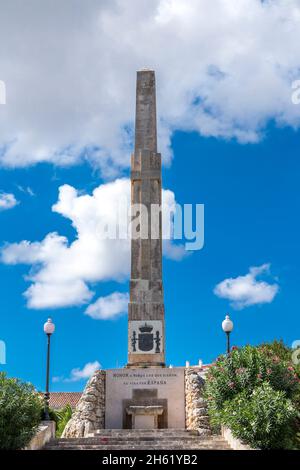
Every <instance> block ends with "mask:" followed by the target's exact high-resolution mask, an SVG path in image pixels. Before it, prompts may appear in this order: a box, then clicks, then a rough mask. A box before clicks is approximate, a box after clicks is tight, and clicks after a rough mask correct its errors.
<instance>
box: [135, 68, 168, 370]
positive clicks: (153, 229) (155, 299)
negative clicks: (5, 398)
mask: <svg viewBox="0 0 300 470" xmlns="http://www.w3.org/2000/svg"><path fill="white" fill-rule="evenodd" d="M161 190H162V184H161V155H160V154H159V153H157V130H156V96H155V74H154V71H152V70H141V71H139V72H137V85H136V118H135V147H134V153H133V155H132V157H131V204H132V207H133V206H135V208H136V209H137V211H138V212H139V234H138V235H137V236H134V234H133V233H132V240H131V280H130V303H129V308H128V367H164V366H165V321H164V303H163V284H162V218H161V212H160V211H158V210H157V208H160V206H161ZM140 205H142V206H143V208H140ZM155 207H156V209H154V208H155ZM143 210H144V212H143Z"/></svg>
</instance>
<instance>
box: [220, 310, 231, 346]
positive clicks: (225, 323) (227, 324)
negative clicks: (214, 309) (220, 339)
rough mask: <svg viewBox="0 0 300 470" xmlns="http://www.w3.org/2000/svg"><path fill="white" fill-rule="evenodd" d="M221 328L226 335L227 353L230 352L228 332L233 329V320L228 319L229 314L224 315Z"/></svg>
mask: <svg viewBox="0 0 300 470" xmlns="http://www.w3.org/2000/svg"><path fill="white" fill-rule="evenodd" d="M222 329H223V331H224V333H226V336H227V354H229V353H230V333H231V332H232V330H233V322H232V321H231V320H230V317H229V315H226V317H225V320H223V321H222Z"/></svg>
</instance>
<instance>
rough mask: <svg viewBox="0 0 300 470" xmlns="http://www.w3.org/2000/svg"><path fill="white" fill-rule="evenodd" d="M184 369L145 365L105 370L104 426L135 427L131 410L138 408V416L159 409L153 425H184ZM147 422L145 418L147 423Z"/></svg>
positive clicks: (169, 426) (162, 426) (156, 426)
mask: <svg viewBox="0 0 300 470" xmlns="http://www.w3.org/2000/svg"><path fill="white" fill-rule="evenodd" d="M184 370H185V369H184V368H181V367H178V368H173V369H169V368H152V367H148V368H128V369H123V370H122V369H111V370H108V371H106V404H105V427H106V429H134V423H135V416H132V413H131V412H130V410H134V409H135V410H140V412H139V416H142V415H143V416H146V415H149V413H150V411H151V410H154V409H155V410H160V413H157V416H156V417H155V419H152V422H153V428H158V429H163V428H181V429H182V428H184V427H185V406H184V403H185V399H184V395H185V393H184ZM143 409H144V413H142V410H143ZM150 414H151V413H150ZM137 420H138V422H140V421H142V418H141V417H139V418H138V419H137ZM149 422H150V419H149V418H147V426H148V425H149Z"/></svg>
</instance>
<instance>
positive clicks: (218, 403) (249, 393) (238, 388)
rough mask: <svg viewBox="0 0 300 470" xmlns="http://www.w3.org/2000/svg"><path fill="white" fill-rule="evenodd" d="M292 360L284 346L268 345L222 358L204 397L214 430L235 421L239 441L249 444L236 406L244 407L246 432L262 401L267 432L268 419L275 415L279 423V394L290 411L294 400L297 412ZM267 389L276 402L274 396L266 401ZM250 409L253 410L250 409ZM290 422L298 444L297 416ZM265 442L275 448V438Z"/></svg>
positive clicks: (212, 371)
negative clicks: (242, 440) (277, 413)
mask: <svg viewBox="0 0 300 470" xmlns="http://www.w3.org/2000/svg"><path fill="white" fill-rule="evenodd" d="M290 360H291V350H289V348H286V346H284V345H283V343H281V342H274V343H272V344H265V345H262V346H259V347H252V346H245V347H243V348H240V349H238V348H234V350H233V351H232V352H231V353H230V354H229V355H228V356H224V355H223V356H220V357H219V358H218V359H217V361H216V363H215V364H213V365H212V367H211V368H210V369H209V371H208V373H207V380H206V385H205V395H206V398H207V401H208V410H209V414H210V418H211V424H212V426H213V427H214V428H215V429H218V428H219V427H220V426H221V425H222V424H226V425H229V424H228V423H229V422H230V420H231V419H233V420H235V421H234V422H232V423H231V424H232V426H234V425H235V433H236V437H239V438H241V439H246V442H248V443H250V441H249V440H247V439H250V437H251V433H250V431H249V432H248V434H247V436H248V437H247V436H246V438H245V436H244V434H243V432H242V428H241V427H239V425H238V420H239V416H238V415H239V409H238V408H237V406H241V417H240V419H241V420H244V421H245V420H248V421H247V422H248V425H247V426H246V425H245V426H244V427H245V429H248V428H249V426H250V427H251V426H252V422H253V416H252V414H251V412H250V411H251V409H252V410H254V408H255V406H259V405H257V403H258V401H259V400H260V399H261V400H262V401H263V403H262V406H263V409H262V413H264V415H265V419H266V421H265V425H266V427H267V429H271V428H272V419H271V418H270V420H269V421H267V416H270V417H271V416H272V413H273V412H274V413H275V415H274V419H277V418H276V416H277V415H276V403H277V401H276V400H277V398H276V399H275V397H277V395H276V392H280V393H282V395H280V397H281V400H282V401H283V402H284V403H285V405H286V406H287V407H288V406H289V404H290V401H288V400H292V402H293V405H294V410H296V409H297V403H298V405H299V403H300V402H299V397H300V385H299V382H300V380H299V374H298V373H297V369H296V368H295V367H294V365H293V364H292V363H291V362H290ZM266 386H268V387H269V388H270V389H271V390H272V391H273V393H275V395H274V397H273V401H272V399H271V395H270V393H271V392H269V395H268V400H267V398H266V397H267V391H268V390H269V389H266V388H265V387H266ZM260 388H261V389H262V390H263V391H264V394H265V395H263V394H262V395H260V394H259V393H258V390H259V389H260ZM254 391H255V393H254ZM239 400H240V403H239ZM278 400H279V398H278ZM253 401H255V403H253ZM246 402H248V408H246ZM231 405H232V407H231ZM250 406H252V408H251V409H250ZM268 406H269V407H270V409H269V412H270V413H269V415H268V413H267V407H268ZM274 407H275V408H274ZM298 409H299V406H298ZM233 412H235V413H233ZM299 417H300V415H299V413H298V418H299ZM278 420H279V417H278ZM244 421H243V422H244ZM291 421H293V423H290V421H289V420H288V422H289V423H290V425H289V429H288V433H289V432H290V431H291V430H292V429H293V430H294V431H293V432H294V440H295V439H296V434H297V432H298V431H299V430H300V428H299V421H297V419H296V415H293V418H291ZM234 423H236V424H234ZM297 423H298V424H297ZM229 427H230V426H229ZM288 433H287V434H288ZM237 434H239V435H237ZM253 436H256V434H255V432H254V431H253V432H252V437H251V445H253V443H254V442H255V437H253ZM265 439H266V441H265V442H264V445H265V446H267V442H269V446H271V447H272V446H274V445H275V444H274V440H273V437H272V438H270V441H268V435H267V434H266V436H265ZM259 442H260V443H261V442H263V440H262V438H260V441H259ZM281 443H282V441H280V442H278V443H277V444H278V446H280V445H281ZM258 445H260V444H256V446H258Z"/></svg>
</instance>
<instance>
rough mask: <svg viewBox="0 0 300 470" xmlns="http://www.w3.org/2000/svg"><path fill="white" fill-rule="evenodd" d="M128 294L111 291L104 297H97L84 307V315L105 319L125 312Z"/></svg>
mask: <svg viewBox="0 0 300 470" xmlns="http://www.w3.org/2000/svg"><path fill="white" fill-rule="evenodd" d="M128 302H129V295H128V294H127V293H125V294H124V293H121V292H113V293H112V294H110V295H107V296H106V297H99V299H97V300H96V302H94V303H93V304H90V305H89V306H88V308H87V309H86V311H85V313H86V315H89V316H90V317H92V318H94V319H95V320H107V319H110V318H115V317H117V316H119V315H121V314H123V313H127V309H128Z"/></svg>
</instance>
